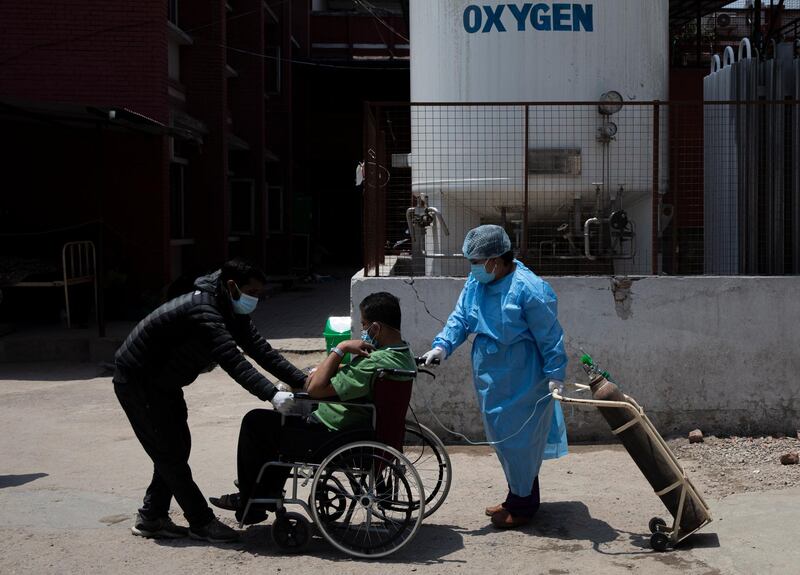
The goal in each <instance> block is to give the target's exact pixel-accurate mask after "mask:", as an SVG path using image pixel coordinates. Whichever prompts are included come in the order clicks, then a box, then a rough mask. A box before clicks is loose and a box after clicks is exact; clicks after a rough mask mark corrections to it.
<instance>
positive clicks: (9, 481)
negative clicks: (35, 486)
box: [0, 473, 47, 489]
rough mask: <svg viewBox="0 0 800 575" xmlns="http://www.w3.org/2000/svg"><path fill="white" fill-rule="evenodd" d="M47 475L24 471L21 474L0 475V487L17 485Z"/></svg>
mask: <svg viewBox="0 0 800 575" xmlns="http://www.w3.org/2000/svg"><path fill="white" fill-rule="evenodd" d="M42 477H47V473H25V474H22V475H0V489H4V488H6V487H19V486H20V485H25V484H26V483H30V482H31V481H36V480H37V479H41V478H42Z"/></svg>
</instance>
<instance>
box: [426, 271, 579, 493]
mask: <svg viewBox="0 0 800 575" xmlns="http://www.w3.org/2000/svg"><path fill="white" fill-rule="evenodd" d="M514 263H515V264H516V269H515V270H514V271H513V272H512V273H510V274H509V275H507V276H505V277H504V278H502V279H500V280H498V281H495V282H492V283H489V284H481V283H479V282H477V281H476V280H475V279H474V278H473V277H472V276H470V277H469V278H468V279H467V282H466V284H465V285H464V289H463V290H462V291H461V295H460V296H459V298H458V303H457V304H456V307H455V309H454V310H453V312H452V313H451V314H450V317H449V318H448V319H447V324H446V325H445V327H444V329H443V330H442V331H441V332H440V333H439V335H437V336H436V338H435V339H434V340H433V345H434V346H439V347H442V348H444V349H445V351H446V352H447V356H448V357H449V356H450V354H452V353H453V351H454V350H455V348H457V347H458V346H459V345H461V344H462V343H463V342H464V340H466V338H467V336H468V335H469V334H475V340H474V343H473V344H472V370H473V381H474V384H475V392H476V393H477V396H478V404H479V407H480V410H481V414H482V417H483V424H484V428H485V430H486V436H487V438H488V439H489V441H500V440H503V439H504V438H506V437H509V436H511V435H513V434H514V433H516V432H517V431H518V430H519V429H520V427H522V425H523V424H524V423H525V421H526V420H528V418H529V417H531V413H532V412H533V411H534V406H536V407H535V410H536V411H535V414H534V415H533V417H532V418H531V419H530V421H528V423H527V424H526V425H525V426H524V427H523V428H522V431H520V432H519V433H518V434H517V435H514V436H513V437H511V438H510V439H507V440H506V441H503V442H502V443H500V444H498V445H495V446H494V448H495V451H496V452H497V456H498V458H499V459H500V463H501V464H502V466H503V471H505V474H506V479H507V480H508V486H509V489H510V490H511V492H512V493H513V494H515V495H519V496H522V497H524V496H526V495H529V494H530V493H531V486H532V485H533V481H534V479H535V478H536V476H537V475H538V474H539V467H540V466H541V464H542V460H543V459H555V458H558V457H563V456H564V455H566V454H567V433H566V426H565V424H564V414H563V412H562V411H561V406H560V404H559V402H557V401H555V400H553V399H552V398H551V397H549V393H550V392H549V389H548V380H549V379H558V380H562V381H563V380H564V376H565V370H566V365H567V355H566V353H565V352H564V333H563V331H562V330H561V325H560V324H559V323H558V318H557V300H556V295H555V293H554V292H553V290H552V288H551V287H550V285H549V284H548V283H547V282H545V281H544V280H543V279H541V278H540V277H539V276H537V275H536V274H534V273H533V272H532V271H530V270H529V269H528V268H526V267H525V266H524V265H523V264H522V263H521V262H519V261H517V260H514ZM542 397H544V398H545V399H542V400H541V401H540V402H539V404H538V406H537V405H536V403H537V401H538V400H540V399H541V398H542Z"/></svg>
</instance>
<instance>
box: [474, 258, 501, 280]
mask: <svg viewBox="0 0 800 575" xmlns="http://www.w3.org/2000/svg"><path fill="white" fill-rule="evenodd" d="M470 271H471V273H472V277H474V278H475V281H477V282H479V283H482V284H488V283H491V282H493V281H494V280H495V277H496V276H495V273H494V272H487V271H486V264H485V262H484V263H482V264H472V265H471V266H470Z"/></svg>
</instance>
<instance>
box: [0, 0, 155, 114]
mask: <svg viewBox="0 0 800 575" xmlns="http://www.w3.org/2000/svg"><path fill="white" fill-rule="evenodd" d="M166 21H167V3H166V2H165V0H135V1H132V0H36V1H26V2H19V1H16V2H11V1H9V2H2V3H0V97H9V98H15V99H23V100H45V101H55V102H72V103H90V104H95V105H101V106H106V105H107V106H119V107H125V108H129V109H131V110H134V111H136V112H138V113H140V114H144V115H145V116H149V117H151V118H154V119H156V120H158V121H160V122H164V123H166V122H167V120H168V107H167V99H166V91H167V26H166Z"/></svg>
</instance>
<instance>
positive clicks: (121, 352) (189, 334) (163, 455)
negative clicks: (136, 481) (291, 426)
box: [114, 260, 306, 542]
mask: <svg viewBox="0 0 800 575" xmlns="http://www.w3.org/2000/svg"><path fill="white" fill-rule="evenodd" d="M265 282H266V278H265V277H264V273H263V272H262V271H261V270H259V269H258V268H257V267H255V266H253V265H252V264H250V263H248V262H245V261H242V260H232V261H230V262H227V263H226V264H224V265H223V266H222V269H220V270H218V271H216V272H214V273H213V274H211V275H208V276H204V277H201V278H198V279H197V280H196V281H195V284H194V285H195V288H196V289H195V291H193V292H191V293H187V294H185V295H182V296H179V297H177V298H175V299H173V300H170V301H168V302H167V303H165V304H164V305H162V306H161V307H159V308H158V309H156V310H155V311H154V312H152V313H151V314H150V315H148V316H147V317H146V318H144V319H143V320H142V321H140V322H139V324H138V325H137V326H136V327H135V328H134V329H133V331H132V332H131V333H130V335H129V336H128V338H127V339H126V340H125V343H123V344H122V346H121V347H120V348H119V349H118V350H117V353H116V355H115V358H114V359H115V363H116V369H115V372H114V391H115V393H116V395H117V398H118V399H119V402H120V404H121V405H122V408H123V409H124V410H125V413H126V415H127V416H128V420H129V421H130V423H131V426H132V427H133V431H134V433H135V434H136V437H137V438H138V439H139V442H140V443H141V444H142V447H144V449H145V451H146V452H147V454H148V455H149V456H150V458H151V459H152V460H153V464H154V471H153V479H152V481H151V483H150V486H149V487H148V488H147V492H146V494H145V496H144V503H143V505H142V507H141V508H140V509H139V512H138V513H137V515H136V519H135V522H134V526H133V527H132V529H131V531H132V532H133V533H134V534H135V535H141V536H143V537H170V538H175V537H184V536H186V535H187V534H188V535H189V536H190V537H192V538H194V539H203V540H206V541H210V542H227V541H234V540H236V539H237V538H238V534H237V532H236V531H234V530H233V529H231V528H230V527H228V526H227V525H225V524H224V523H221V522H220V521H219V520H218V519H217V518H216V517H215V516H214V513H213V512H212V511H211V509H210V508H209V506H208V504H207V503H206V500H205V498H204V497H203V494H202V493H201V492H200V489H199V488H198V487H197V485H196V484H195V482H194V480H193V479H192V471H191V469H190V468H189V451H190V449H191V434H190V432H189V426H188V424H187V412H186V402H185V401H184V399H183V390H182V388H183V387H184V386H187V385H189V384H190V383H192V382H193V381H194V380H195V379H196V378H197V376H198V375H199V374H200V373H202V372H205V371H210V370H211V369H213V368H214V367H215V366H216V365H217V364H219V365H220V366H221V367H222V369H224V370H225V371H226V372H227V373H228V374H229V375H230V376H231V377H232V378H233V379H235V380H236V381H237V382H238V383H239V384H240V385H241V386H242V387H244V388H245V389H246V390H247V391H249V392H250V393H252V394H253V395H255V396H257V397H258V398H259V399H262V400H264V401H270V402H272V404H273V406H274V407H275V408H276V409H278V410H279V411H285V410H287V409H289V408H290V407H291V405H292V401H293V395H292V393H290V392H284V391H278V390H277V389H276V388H275V386H274V385H273V384H272V383H270V381H269V380H268V379H266V378H265V377H264V376H263V375H261V373H260V372H259V371H257V370H256V369H255V368H254V367H253V365H252V364H250V362H248V361H247V359H246V358H245V357H244V355H243V354H242V352H241V351H240V350H239V348H241V349H242V350H243V351H244V352H245V353H247V354H248V355H249V356H250V357H251V358H253V359H254V360H255V361H256V363H258V364H259V365H260V366H261V367H263V368H264V369H265V370H267V371H268V372H269V373H271V374H272V375H274V376H275V377H277V378H278V379H280V380H282V381H284V382H286V383H288V384H289V385H291V386H292V387H293V388H301V387H302V386H303V384H304V383H305V380H306V375H305V374H304V373H303V372H301V371H300V370H298V369H297V368H296V367H295V366H293V365H292V364H291V363H289V362H288V361H287V360H286V359H285V358H284V357H283V356H281V355H280V354H279V353H278V352H276V351H275V350H273V349H272V348H271V347H270V345H269V344H268V343H267V342H266V340H264V338H263V337H262V336H261V335H260V334H259V333H258V330H256V328H255V326H254V325H253V322H252V321H251V320H250V315H249V314H250V313H252V312H253V310H255V307H256V304H257V303H258V298H259V296H260V295H261V294H262V293H263V290H264V284H265ZM173 496H174V497H175V500H176V501H177V502H178V505H180V507H181V509H183V512H184V515H185V517H186V519H187V521H188V522H189V529H188V530H187V529H186V528H183V527H179V526H177V525H175V524H174V523H173V522H172V521H171V520H170V518H169V505H170V501H171V499H172V497H173Z"/></svg>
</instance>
